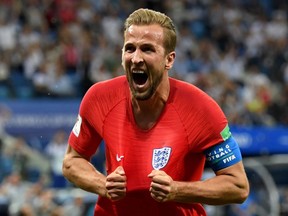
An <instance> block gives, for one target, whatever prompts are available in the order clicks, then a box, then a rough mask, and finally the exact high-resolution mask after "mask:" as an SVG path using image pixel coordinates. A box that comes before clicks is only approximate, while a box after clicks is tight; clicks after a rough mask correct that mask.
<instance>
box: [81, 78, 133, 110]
mask: <svg viewBox="0 0 288 216" xmlns="http://www.w3.org/2000/svg"><path fill="white" fill-rule="evenodd" d="M128 92H129V86H128V83H127V80H126V77H125V76H119V77H116V78H113V79H110V80H106V81H102V82H98V83H95V84H94V85H93V86H91V87H90V89H89V90H88V91H87V92H86V94H85V95H84V97H83V99H82V102H81V107H82V108H84V109H85V110H86V109H90V108H91V107H94V108H95V107H98V109H100V110H102V108H103V109H105V110H106V111H107V109H108V110H109V109H110V108H112V107H113V106H115V105H116V104H117V103H119V102H120V101H122V100H124V99H126V98H127V96H128V95H129V94H128ZM90 110H91V109H90Z"/></svg>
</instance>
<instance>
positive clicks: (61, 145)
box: [45, 130, 68, 188]
mask: <svg viewBox="0 0 288 216" xmlns="http://www.w3.org/2000/svg"><path fill="white" fill-rule="evenodd" d="M67 140H68V137H67V133H66V132H65V131H63V130H59V131H56V132H55V134H54V136H53V138H52V139H51V141H50V142H49V143H48V144H47V146H46V149H45V153H46V155H47V156H48V158H49V162H50V168H51V174H52V185H51V186H52V187H53V188H64V187H66V186H67V181H66V179H65V178H64V177H63V175H62V161H63V157H64V155H65V152H66V145H67Z"/></svg>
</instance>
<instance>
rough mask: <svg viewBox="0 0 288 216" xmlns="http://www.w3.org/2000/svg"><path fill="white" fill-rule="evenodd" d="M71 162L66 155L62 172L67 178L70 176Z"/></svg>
mask: <svg viewBox="0 0 288 216" xmlns="http://www.w3.org/2000/svg"><path fill="white" fill-rule="evenodd" d="M70 167H71V165H70V163H69V160H68V159H67V158H66V157H65V158H64V160H63V163H62V174H63V176H64V177H65V178H68V177H69V170H70Z"/></svg>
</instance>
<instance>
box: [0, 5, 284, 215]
mask: <svg viewBox="0 0 288 216" xmlns="http://www.w3.org/2000/svg"><path fill="white" fill-rule="evenodd" d="M140 7H144V8H151V9H156V10H159V11H162V12H164V13H166V14H167V15H169V16H170V17H171V18H172V19H173V20H174V22H175V24H176V28H177V31H178V45H177V49H176V62H175V64H174V67H173V69H172V70H171V71H170V74H171V76H172V77H176V78H178V79H181V80H185V81H187V82H190V83H193V84H194V85H196V86H198V87H199V88H201V89H203V90H204V91H206V92H207V93H208V94H209V95H211V96H212V97H213V98H214V99H215V100H216V101H217V102H218V103H219V105H220V106H221V107H222V109H223V110H224V112H225V114H226V115H227V117H228V120H229V122H230V124H236V125H246V126H251V125H265V126H273V125H284V126H288V2H287V1H282V0H253V1H251V0H223V1H213V0H179V1H175V0H165V1H161V0H139V1H131V0H97V1H96V0H1V1H0V98H1V100H2V99H42V98H44V99H45V98H47V99H50V98H53V99H54V98H55V99H64V98H81V97H82V96H83V95H84V94H85V92H86V91H87V89H88V88H89V87H90V86H91V85H92V84H93V83H96V82H99V81H102V80H107V79H110V78H112V77H115V76H119V75H121V74H124V73H123V70H122V66H121V49H122V43H123V33H122V29H123V22H124V20H125V19H126V18H127V16H128V15H129V14H130V13H131V12H132V11H133V10H135V9H137V8H140ZM0 123H1V121H0ZM0 132H1V131H0ZM0 138H1V139H0V141H1V143H0V144H1V145H0V147H1V148H0V150H1V151H0V160H1V163H0V164H1V172H0V182H1V186H0V212H1V208H2V204H3V203H5V200H6V201H7V197H8V198H9V199H8V202H9V211H10V214H11V215H13V214H14V215H71V216H72V215H73V214H72V213H71V212H74V213H75V214H74V215H77V214H78V215H84V213H83V211H84V209H83V203H82V204H81V202H83V197H81V196H79V197H78V196H76V198H75V199H73V201H72V200H69V202H68V201H67V200H66V201H67V205H60V204H59V203H61V202H60V201H61V199H60V201H59V199H58V202H57V200H55V196H56V195H55V193H57V191H56V192H55V191H54V189H55V188H67V187H68V188H69V187H72V186H71V185H69V184H68V183H67V181H65V179H63V178H62V175H61V174H60V172H61V162H60V160H61V158H62V156H63V154H64V153H63V152H64V147H63V146H64V145H60V144H59V143H62V144H64V143H65V144H66V142H67V134H63V131H58V132H57V133H56V134H55V137H53V138H51V143H49V145H48V146H50V147H49V148H48V146H47V149H45V151H44V152H35V149H30V148H29V145H27V143H25V140H23V138H21V137H14V138H12V139H6V138H7V137H3V136H1V137H0ZM4 138H5V139H4ZM4 142H5V143H4ZM7 143H9V144H7ZM58 144H59V145H58ZM7 146H8V147H7ZM31 168H32V169H31ZM39 169H40V173H41V176H40V177H39ZM43 173H44V175H43ZM45 174H47V175H48V177H47V175H45ZM26 180H27V181H26ZM28 182H29V183H28ZM32 182H33V183H32ZM27 184H28V185H27ZM19 185H20V186H21V188H20V186H19ZM22 189H23V190H24V189H25V192H24V191H22ZM19 194H25V195H27V197H30V198H31V196H32V197H34V199H32V198H31V199H30V198H29V199H28V198H27V199H26V198H25V196H23V199H18V198H19ZM68 197H69V196H68ZM74 197H75V196H74ZM78 198H79V199H78ZM27 200H30V201H29V203H27V202H26V201H27ZM13 201H15V202H13ZM16 201H17V202H16ZM62 202H63V200H62ZM74 202H75V203H74ZM15 203H16V204H15ZM19 203H20V204H19ZM76 203H77V204H76ZM48 204H49V205H50V206H49V205H48ZM4 206H5V205H4ZM63 206H65V208H64V207H63ZM73 206H74V207H75V208H74V209H73V208H72V207H73ZM77 206H78V207H79V208H78V209H76V207H77ZM56 207H57V208H56ZM58 207H59V208H58ZM60 207H61V208H60ZM81 208H82V209H81ZM49 209H50V210H51V209H53V210H55V212H45V211H48V210H49ZM85 211H87V209H86V210H85ZM19 212H21V214H20V213H19ZM67 212H69V213H67ZM79 212H82V213H79ZM12 213H13V214H12ZM87 214H88V213H87ZM1 215H2V214H1Z"/></svg>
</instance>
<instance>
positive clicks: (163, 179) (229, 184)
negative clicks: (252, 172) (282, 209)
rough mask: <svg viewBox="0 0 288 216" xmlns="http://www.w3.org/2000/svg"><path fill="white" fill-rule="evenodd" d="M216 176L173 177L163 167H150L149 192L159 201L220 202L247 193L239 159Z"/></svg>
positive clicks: (235, 200)
mask: <svg viewBox="0 0 288 216" xmlns="http://www.w3.org/2000/svg"><path fill="white" fill-rule="evenodd" d="M215 174H216V176H215V177H213V178H210V179H207V180H204V181H196V182H179V181H173V179H172V178H171V177H170V176H168V175H167V174H166V173H165V172H164V171H157V170H153V171H152V172H151V173H150V174H149V176H148V177H150V178H151V179H152V182H151V187H150V192H151V196H152V197H153V198H154V199H155V200H157V201H160V202H165V201H176V202H182V203H203V204H209V205H222V204H229V203H242V202H244V201H245V199H246V198H247V197H248V194H249V183H248V180H247V177H246V174H245V171H244V167H243V164H242V161H241V162H238V163H237V164H234V165H232V166H230V167H227V168H225V169H222V170H219V171H217V172H216V173H215Z"/></svg>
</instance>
